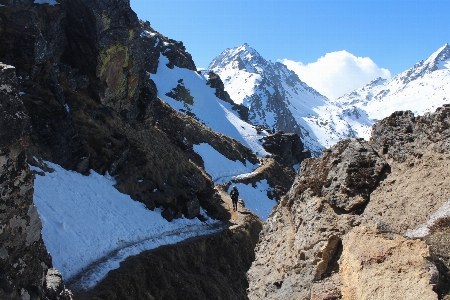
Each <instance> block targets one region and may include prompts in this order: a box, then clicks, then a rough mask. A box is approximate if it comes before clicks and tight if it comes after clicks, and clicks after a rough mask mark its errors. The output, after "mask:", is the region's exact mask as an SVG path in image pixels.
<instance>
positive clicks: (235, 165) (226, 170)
mask: <svg viewBox="0 0 450 300" xmlns="http://www.w3.org/2000/svg"><path fill="white" fill-rule="evenodd" d="M193 147H194V151H195V152H197V153H198V154H199V155H200V156H201V157H202V159H203V162H204V164H205V171H206V173H208V174H209V175H211V177H212V180H213V181H214V183H219V184H221V183H225V182H228V181H230V180H231V179H233V178H234V177H235V176H239V175H241V174H244V173H250V172H252V171H253V170H255V169H256V168H257V167H258V165H257V164H255V165H254V164H252V163H250V162H249V161H246V163H245V164H243V163H242V162H240V161H232V160H230V159H228V158H226V157H225V156H223V155H222V154H221V153H219V152H218V151H217V150H216V149H214V148H213V147H212V146H211V145H209V144H206V143H202V144H200V145H193Z"/></svg>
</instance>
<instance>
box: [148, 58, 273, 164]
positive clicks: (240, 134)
mask: <svg viewBox="0 0 450 300" xmlns="http://www.w3.org/2000/svg"><path fill="white" fill-rule="evenodd" d="M168 63H169V61H168V59H167V58H166V57H165V56H163V55H161V56H160V59H159V65H158V71H157V73H156V74H151V79H153V81H154V82H155V83H156V86H157V88H158V97H160V98H161V99H163V100H164V101H166V102H167V103H168V104H170V105H171V106H172V107H173V108H175V109H177V110H180V111H183V112H186V113H189V114H191V115H192V114H193V115H194V116H195V118H197V119H198V120H199V121H200V122H202V123H203V124H205V125H206V126H208V127H209V128H211V129H213V130H214V131H216V132H219V133H222V134H224V135H227V136H229V137H232V138H234V139H235V140H237V141H239V142H241V143H242V144H243V145H245V146H247V147H249V148H250V149H252V151H253V152H254V153H256V154H257V155H259V156H265V155H267V152H266V151H265V150H264V148H263V147H262V143H261V142H260V141H259V139H260V138H262V137H263V136H265V135H266V133H265V132H262V133H257V131H256V129H255V127H254V126H252V125H250V124H248V123H246V122H244V121H242V120H241V119H240V118H239V115H238V113H237V112H236V111H234V110H233V109H232V105H231V104H230V103H227V102H225V101H223V100H221V99H219V98H217V96H216V95H215V89H213V88H211V87H210V86H208V85H207V84H206V83H207V78H206V77H205V75H203V74H198V73H197V72H194V71H192V70H189V69H183V68H178V67H173V68H172V69H171V68H169V67H167V64H168Z"/></svg>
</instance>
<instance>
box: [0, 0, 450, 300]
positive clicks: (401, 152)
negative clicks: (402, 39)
mask: <svg viewBox="0 0 450 300" xmlns="http://www.w3.org/2000/svg"><path fill="white" fill-rule="evenodd" d="M0 40H1V41H2V43H0V62H1V64H0V97H1V103H0V124H1V125H0V191H1V197H2V198H1V202H0V241H1V243H0V298H1V299H383V297H384V298H386V297H387V298H389V299H401V298H402V297H407V298H414V297H419V298H420V299H450V298H449V297H450V289H449V286H450V272H449V269H450V265H449V263H448V261H449V258H450V252H449V247H448V245H449V243H448V239H449V236H450V235H449V232H450V229H449V228H450V227H449V224H448V218H449V216H450V209H449V201H450V182H449V180H450V174H449V170H450V165H449V161H450V157H449V149H450V107H449V104H448V103H449V102H448V100H447V99H448V98H447V97H448V96H447V94H448V93H447V89H448V86H449V84H448V83H449V81H450V47H449V46H448V44H446V45H444V46H443V47H442V48H440V49H438V50H437V51H436V52H435V53H434V54H433V55H431V56H430V58H428V59H427V60H425V61H422V62H419V63H417V64H416V65H415V66H414V67H412V68H411V69H409V70H407V71H405V72H403V73H401V74H399V75H397V76H395V77H393V78H392V79H391V80H385V79H376V80H374V81H372V82H371V83H369V84H368V85H366V86H364V87H361V88H360V89H358V90H355V91H353V92H352V93H349V94H346V95H344V96H342V97H340V98H338V99H327V98H326V97H325V96H323V95H321V94H320V93H319V92H317V91H316V90H314V89H313V88H311V87H309V86H308V85H307V84H306V83H304V82H303V81H301V78H299V77H298V76H297V75H296V74H295V73H294V72H293V71H291V70H289V69H288V68H287V67H286V66H285V65H283V64H281V63H280V62H276V63H272V62H270V61H267V60H265V59H264V58H263V57H262V56H261V55H260V54H259V53H258V52H257V51H256V50H254V49H253V48H251V47H250V46H249V45H247V44H244V45H242V46H239V47H235V48H229V49H226V50H225V51H224V52H223V53H221V54H220V55H219V56H217V57H216V58H215V59H214V60H213V61H212V62H211V64H210V65H209V67H208V69H206V70H197V67H196V65H195V62H194V61H193V60H192V57H191V55H190V54H189V53H188V52H187V50H186V48H185V46H184V45H183V43H182V42H179V41H175V40H172V39H169V38H167V37H165V36H164V35H163V34H161V33H159V32H158V31H156V30H155V29H153V28H152V27H151V25H150V23H149V22H147V21H142V20H139V19H138V17H137V15H136V13H135V12H133V11H132V10H131V8H130V3H129V1H128V0H125V1H123V0H108V1H107V0H94V1H88V0H73V1H72V0H70V1H69V0H58V1H54V0H48V1H47V0H46V1H34V0H0ZM401 110H402V111H401ZM364 139H365V140H364ZM233 186H236V187H237V188H238V190H239V198H240V199H239V204H238V210H237V211H233V209H232V203H231V198H230V196H229V192H230V190H231V188H232V187H233ZM373 278H376V279H375V280H373ZM405 295H406V296H405Z"/></svg>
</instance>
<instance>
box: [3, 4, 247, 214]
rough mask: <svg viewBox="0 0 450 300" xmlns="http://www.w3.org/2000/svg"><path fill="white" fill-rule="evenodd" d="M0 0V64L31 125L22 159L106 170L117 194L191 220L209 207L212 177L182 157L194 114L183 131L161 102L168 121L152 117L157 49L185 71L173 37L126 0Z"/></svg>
mask: <svg viewBox="0 0 450 300" xmlns="http://www.w3.org/2000/svg"><path fill="white" fill-rule="evenodd" d="M0 3H1V4H4V5H5V6H2V7H1V8H0V17H1V26H2V27H1V31H0V38H1V39H2V41H3V42H2V45H1V46H0V61H3V62H6V63H9V64H11V65H14V66H15V67H16V69H17V74H18V78H19V89H20V91H21V94H22V95H21V99H22V101H23V103H24V105H25V107H26V109H27V111H28V112H29V116H30V122H31V125H32V128H33V130H32V132H31V135H30V139H31V145H30V147H29V149H28V150H27V151H28V154H29V157H32V156H36V157H38V158H40V159H44V160H49V161H52V162H55V163H58V164H60V165H61V166H63V167H65V168H67V169H72V170H76V171H78V172H81V173H87V172H88V170H89V169H94V170H95V171H96V172H98V173H101V174H105V173H106V172H108V173H109V174H111V175H116V176H117V178H116V179H117V188H118V189H119V190H120V191H122V192H124V193H127V194H129V195H131V196H132V197H133V198H134V199H135V200H139V201H141V202H143V203H145V204H146V206H147V207H148V208H150V209H153V208H154V207H155V206H163V207H165V208H167V209H170V210H171V211H172V212H173V213H170V214H169V215H180V213H185V214H186V215H187V216H188V217H195V215H196V214H195V211H198V208H199V205H208V206H209V207H211V202H212V199H213V198H212V195H213V192H214V191H213V186H212V183H211V181H210V179H209V177H208V176H206V175H205V174H204V172H202V171H201V170H200V169H199V168H198V166H197V165H195V164H194V163H192V162H191V161H189V159H190V158H192V157H193V156H195V154H194V153H193V150H192V143H194V142H196V141H197V140H199V138H196V139H195V138H192V139H190V141H189V142H188V143H187V144H185V143H184V142H180V141H186V140H189V138H190V137H196V136H197V134H196V133H199V132H204V131H207V129H206V127H204V126H202V125H201V124H200V123H198V122H195V120H194V121H189V122H190V123H191V125H190V126H189V127H187V128H184V129H183V136H181V135H180V134H178V135H177V136H174V135H172V134H171V133H172V132H176V131H177V129H176V128H175V127H176V126H178V125H180V129H182V128H183V125H184V124H186V121H184V119H185V118H184V117H183V116H182V115H180V114H176V113H174V111H173V110H172V112H169V111H171V109H170V108H166V114H165V116H167V117H169V118H170V120H166V122H165V123H164V122H161V121H160V120H161V119H160V117H159V112H160V111H161V109H160V107H162V106H164V105H163V104H162V103H160V100H159V99H157V97H156V87H155V85H154V83H153V82H152V80H151V79H150V76H151V73H152V72H155V71H156V67H157V66H158V60H159V57H160V55H165V56H167V57H168V58H169V64H170V65H171V66H178V67H184V68H189V69H195V64H194V63H193V62H192V59H191V57H190V55H189V54H188V53H186V52H185V48H184V46H183V45H182V43H180V42H176V41H173V40H170V39H167V38H165V37H164V36H162V35H161V34H159V33H157V32H155V31H154V30H153V29H151V28H150V26H149V24H148V23H143V22H140V21H139V20H138V19H137V16H136V14H135V13H134V12H133V11H132V10H131V9H130V7H129V3H128V2H127V1H94V2H92V1H83V0H80V1H60V4H57V5H48V4H43V5H40V4H34V3H32V1H28V2H17V1H0ZM174 124H175V125H174ZM166 125H167V126H166ZM207 136H208V138H214V139H216V140H218V141H220V143H221V144H222V148H224V147H225V148H226V149H228V150H226V151H225V152H226V153H227V154H228V155H227V156H228V157H232V158H233V159H239V160H241V161H244V160H245V159H246V158H248V159H249V160H251V161H254V160H255V157H254V155H252V154H251V152H250V151H249V150H248V149H246V150H245V149H243V148H242V149H241V147H239V146H236V145H235V144H236V143H235V142H234V141H232V140H231V139H227V138H226V137H223V136H220V135H217V134H215V133H213V132H211V131H210V133H208V134H207ZM200 140H201V139H200ZM235 149H236V150H235ZM238 149H240V150H238ZM194 161H198V160H194ZM31 163H33V162H31ZM200 165H201V163H200ZM138 180H142V181H143V182H142V183H141V184H139V185H138V184H137V182H138ZM155 189H156V190H158V192H155V193H151V191H153V190H155ZM188 203H190V204H189V207H192V206H194V208H195V209H193V211H194V212H188V208H187V207H188ZM169 218H170V217H169Z"/></svg>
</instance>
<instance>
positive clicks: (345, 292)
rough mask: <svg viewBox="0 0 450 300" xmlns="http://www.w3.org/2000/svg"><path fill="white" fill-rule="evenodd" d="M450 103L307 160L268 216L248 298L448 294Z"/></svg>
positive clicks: (407, 115) (399, 117) (399, 115)
mask: <svg viewBox="0 0 450 300" xmlns="http://www.w3.org/2000/svg"><path fill="white" fill-rule="evenodd" d="M449 204H450V105H447V106H444V107H441V108H438V109H437V110H436V112H435V113H433V114H426V115H424V116H417V117H415V116H414V115H413V114H412V113H411V112H409V111H407V112H396V113H394V114H392V115H391V116H390V117H388V118H386V119H384V120H382V121H381V122H379V123H378V124H376V125H374V127H373V129H372V138H371V140H370V141H369V142H366V141H364V140H360V139H351V140H345V141H342V142H339V143H338V144H337V145H335V146H334V147H332V148H331V149H328V150H325V151H324V152H323V153H322V155H321V157H320V158H311V159H307V160H305V161H304V162H303V163H302V165H301V167H300V169H299V172H298V174H297V177H296V180H295V183H294V185H293V186H292V188H291V190H290V191H289V193H288V194H287V195H286V196H285V197H284V198H283V199H282V201H281V202H280V203H279V204H278V205H277V206H276V207H275V208H274V210H273V211H272V213H271V215H270V216H269V218H268V220H267V222H266V223H265V224H264V226H263V230H262V232H261V235H260V240H259V242H258V244H257V246H256V250H255V251H256V259H255V261H254V262H253V264H252V266H251V268H250V270H249V272H248V275H247V277H248V280H249V285H250V287H249V293H248V297H249V298H250V299H438V298H439V299H448V298H449V297H450V284H449V283H450V281H449V279H450V276H449V275H450V273H449V268H450V261H449V258H450V248H449V239H450V226H449V222H448V220H449V216H450V209H449V207H450V205H449Z"/></svg>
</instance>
